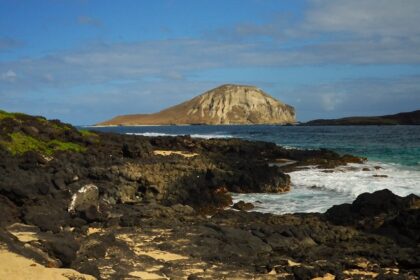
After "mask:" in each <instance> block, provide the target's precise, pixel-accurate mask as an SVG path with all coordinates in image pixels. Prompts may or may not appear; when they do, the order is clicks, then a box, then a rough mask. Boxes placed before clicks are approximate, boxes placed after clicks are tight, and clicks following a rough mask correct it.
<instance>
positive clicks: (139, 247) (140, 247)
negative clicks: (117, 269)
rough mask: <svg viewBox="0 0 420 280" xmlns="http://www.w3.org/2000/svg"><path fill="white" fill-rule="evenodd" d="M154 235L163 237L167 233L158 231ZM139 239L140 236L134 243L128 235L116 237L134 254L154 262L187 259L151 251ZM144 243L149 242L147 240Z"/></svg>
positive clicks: (169, 253)
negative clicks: (128, 246)
mask: <svg viewBox="0 0 420 280" xmlns="http://www.w3.org/2000/svg"><path fill="white" fill-rule="evenodd" d="M156 233H157V235H159V236H162V235H165V234H166V233H167V231H164V230H160V231H157V232H156ZM139 237H141V236H140V235H138V236H136V241H134V240H133V238H132V237H131V236H129V235H128V234H119V235H117V238H118V239H120V240H122V241H125V242H127V244H129V245H130V247H132V248H133V250H134V253H135V254H136V255H138V256H140V255H143V256H148V257H151V258H153V259H155V260H161V261H164V262H169V261H178V260H186V259H188V257H186V256H182V255H179V254H175V253H171V252H167V251H161V250H156V249H152V248H147V246H146V244H145V243H143V242H139V241H138V238H139ZM155 237H156V236H155ZM146 242H149V240H147V241H146Z"/></svg>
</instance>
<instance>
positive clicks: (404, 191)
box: [93, 125, 420, 214]
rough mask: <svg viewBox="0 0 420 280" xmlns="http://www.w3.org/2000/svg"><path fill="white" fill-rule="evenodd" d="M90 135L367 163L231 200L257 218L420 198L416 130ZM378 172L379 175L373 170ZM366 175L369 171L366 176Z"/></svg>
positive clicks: (221, 129) (142, 129)
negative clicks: (323, 154)
mask: <svg viewBox="0 0 420 280" xmlns="http://www.w3.org/2000/svg"><path fill="white" fill-rule="evenodd" d="M93 129H97V130H101V131H110V132H116V133H124V134H126V133H128V134H136V135H146V136H159V135H162V136H163V135H186V134H188V135H191V136H192V137H201V138H225V137H227V138H232V137H238V138H243V139H248V140H262V141H270V142H274V143H276V144H278V145H281V146H285V147H289V148H291V147H294V148H300V149H315V148H327V149H331V150H334V151H337V152H339V153H343V154H344V153H349V154H353V155H359V156H364V157H367V158H368V161H367V162H366V163H364V164H352V165H348V166H344V167H338V168H336V169H335V170H334V172H332V173H325V172H323V170H320V169H318V168H315V167H313V168H310V169H307V170H299V171H295V172H291V173H289V175H290V177H291V182H292V189H291V191H290V192H288V193H286V194H234V195H233V198H234V200H235V201H238V200H244V201H247V202H251V203H253V204H254V205H256V208H255V210H256V211H260V212H270V213H277V214H282V213H295V212H324V211H326V210H327V209H328V208H330V207H331V206H333V205H335V204H341V203H348V202H352V201H353V200H354V199H355V198H356V197H357V196H358V195H359V194H361V193H364V192H374V191H376V190H381V189H385V188H387V189H390V190H391V191H393V192H394V193H396V194H398V195H401V196H406V195H408V194H411V193H414V194H417V195H420V126H314V127H305V126H269V125H258V126H139V127H101V128H93ZM378 166H379V167H380V169H376V168H375V167H378ZM366 169H368V171H364V170H366ZM378 175H380V176H378Z"/></svg>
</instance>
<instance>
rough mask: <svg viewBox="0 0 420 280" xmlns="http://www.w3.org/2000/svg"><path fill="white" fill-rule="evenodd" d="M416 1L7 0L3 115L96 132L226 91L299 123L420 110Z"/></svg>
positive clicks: (419, 11)
mask: <svg viewBox="0 0 420 280" xmlns="http://www.w3.org/2000/svg"><path fill="white" fill-rule="evenodd" d="M419 15H420V2H419V1H417V0H401V1H393V0H382V1H377V0H352V1H347V0H331V1H329V0H325V1H321V0H307V1H304V0H301V1H300V0H290V1H288V0H284V1H278V0H275V1H270V0H241V1H239V0H225V1H214V0H212V1H206V0H200V1H197V0H196V1H192V0H191V1H186V0H177V1H175V0H166V1H163V0H162V1H159V0H155V1H140V0H138V1H123V0H121V1H93V0H74V1H70V0H50V1H47V0H45V1H31V0H27V1H17V0H0V108H1V109H4V110H7V111H20V112H26V113H30V114H37V115H44V116H46V117H48V118H58V119H61V120H63V121H66V122H70V123H73V124H92V123H96V122H99V121H103V120H105V119H109V118H111V117H113V116H115V115H119V114H128V113H151V112H155V111H159V110H161V109H163V108H165V107H167V106H170V105H174V104H177V103H179V102H182V101H184V100H187V99H189V98H191V97H194V96H196V95H198V94H200V93H202V92H204V91H206V90H209V89H211V88H213V87H216V86H218V85H220V84H224V83H239V84H252V85H256V86H258V87H260V88H262V89H263V90H265V91H266V92H267V93H269V94H271V95H272V96H274V97H276V98H278V99H280V100H282V101H284V102H285V103H288V104H290V105H292V106H294V107H295V108H296V111H297V116H298V119H299V120H301V121H306V120H309V119H314V118H333V117H341V116H349V115H376V114H388V113H397V112H400V111H410V110H416V109H420V52H419V51H418V50H420V25H419V24H418V17H419Z"/></svg>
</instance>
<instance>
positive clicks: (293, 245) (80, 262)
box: [0, 111, 420, 280]
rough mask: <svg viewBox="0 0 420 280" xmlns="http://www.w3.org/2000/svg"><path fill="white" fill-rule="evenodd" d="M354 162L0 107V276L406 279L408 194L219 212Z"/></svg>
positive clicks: (412, 246) (419, 211)
mask: <svg viewBox="0 0 420 280" xmlns="http://www.w3.org/2000/svg"><path fill="white" fill-rule="evenodd" d="M287 160H289V161H290V162H294V163H293V164H290V165H288V166H287V167H284V165H283V164H281V163H284V162H285V161H287ZM362 161H363V159H361V158H357V157H353V156H350V155H346V156H343V155H339V154H337V153H334V152H332V151H328V150H311V151H304V150H293V149H283V148H281V147H279V146H277V145H275V144H272V143H265V142H249V141H243V140H239V139H226V140H223V139H210V140H200V139H192V138H190V137H188V136H183V137H150V138H148V137H139V136H131V135H118V134H109V133H99V132H92V131H86V130H77V129H75V128H74V127H72V126H71V125H68V124H64V123H61V122H59V121H48V120H46V119H45V118H42V117H33V116H28V115H24V114H15V113H7V112H3V111H2V112H0V212H1V213H2V214H1V215H0V260H1V262H0V279H28V278H32V279H94V278H97V279H190V280H192V279H373V278H376V279H418V277H420V247H419V242H420V239H419V236H420V199H419V197H417V196H414V195H411V196H408V197H399V196H396V195H394V194H392V193H391V192H390V191H388V190H383V191H379V192H376V193H373V194H362V195H360V196H359V197H358V198H357V199H356V201H354V202H353V203H352V204H343V205H338V206H334V207H332V208H331V209H329V210H328V211H327V212H326V213H325V214H319V213H312V214H288V215H273V214H262V213H257V212H245V211H242V210H240V211H236V210H235V211H234V210H232V209H230V208H229V206H230V205H231V203H232V200H231V196H230V193H231V192H267V193H280V192H285V191H288V190H289V189H290V186H291V182H290V177H289V175H287V173H286V171H288V172H289V171H292V170H293V169H294V168H305V166H307V165H311V166H314V165H315V166H319V167H322V168H333V167H335V166H338V165H345V164H347V163H349V162H362ZM285 168H287V170H286V169H285ZM237 208H241V207H239V206H237ZM28 275H29V276H28ZM47 275H49V276H48V277H50V278H47ZM51 275H53V276H51ZM25 277H26V278H25Z"/></svg>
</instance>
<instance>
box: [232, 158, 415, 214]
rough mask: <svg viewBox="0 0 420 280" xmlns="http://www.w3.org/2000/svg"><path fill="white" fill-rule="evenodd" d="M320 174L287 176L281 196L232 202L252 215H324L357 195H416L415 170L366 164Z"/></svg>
mask: <svg viewBox="0 0 420 280" xmlns="http://www.w3.org/2000/svg"><path fill="white" fill-rule="evenodd" d="M375 166H380V167H381V169H375ZM363 168H368V169H369V171H363ZM323 171H326V170H323V169H317V168H315V167H311V168H309V169H303V170H298V171H294V172H291V173H289V175H290V177H291V181H292V189H291V191H290V192H288V193H285V194H233V199H234V202H237V201H239V200H243V201H245V202H251V203H253V204H254V205H255V206H256V208H255V209H254V211H259V212H265V213H275V214H284V213H296V212H325V211H326V210H327V209H329V208H330V207H331V206H333V205H336V204H342V203H350V202H352V201H353V200H354V199H355V198H356V197H357V196H358V195H359V194H361V193H364V192H374V191H377V190H381V189H385V188H387V189H389V190H391V191H392V192H394V193H395V194H397V195H400V196H406V195H409V194H411V193H414V194H417V195H420V170H419V169H418V168H417V169H414V168H408V167H402V166H399V165H396V164H384V163H377V162H368V163H366V164H350V165H348V166H343V167H338V168H336V169H334V171H333V172H332V173H326V172H323ZM374 175H386V176H387V177H374Z"/></svg>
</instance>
